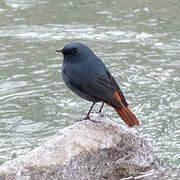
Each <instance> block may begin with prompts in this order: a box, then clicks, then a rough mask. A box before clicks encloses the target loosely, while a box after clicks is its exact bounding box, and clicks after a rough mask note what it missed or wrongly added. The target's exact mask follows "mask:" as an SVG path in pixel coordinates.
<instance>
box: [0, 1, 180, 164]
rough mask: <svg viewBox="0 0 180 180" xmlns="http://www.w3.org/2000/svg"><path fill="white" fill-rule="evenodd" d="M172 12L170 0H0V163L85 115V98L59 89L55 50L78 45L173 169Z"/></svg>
mask: <svg viewBox="0 0 180 180" xmlns="http://www.w3.org/2000/svg"><path fill="white" fill-rule="evenodd" d="M179 9H180V3H179V1H178V0H174V1H171V0H156V1H149V0H126V1H123V0H113V1H109V0H100V1H95V0H86V1H83V0H67V1H62V0H53V1H51V0H39V1H36V0H26V1H24V0H19V1H16V0H0V164H2V163H3V162H5V161H7V160H10V159H13V158H15V157H17V156H18V155H20V154H24V153H26V152H28V151H29V150H31V149H33V148H34V147H36V146H37V145H38V143H40V142H42V141H43V140H44V139H46V138H48V137H50V136H52V135H54V134H55V133H56V132H57V130H58V129H60V128H63V127H65V126H68V125H70V124H73V123H74V122H75V121H76V120H78V119H80V118H82V117H84V116H85V114H86V112H87V111H88V110H89V108H90V106H91V103H89V102H87V101H85V100H82V99H81V98H79V97H77V96H76V95H75V94H72V93H71V92H70V91H69V90H68V89H67V87H66V86H65V84H64V82H63V81H62V78H61V67H62V58H63V57H62V56H60V55H59V54H57V53H55V50H56V49H59V48H62V47H63V46H64V45H65V44H67V43H70V42H83V43H85V44H87V45H88V46H89V47H90V48H91V49H92V50H93V51H94V52H95V53H96V55H97V56H98V57H99V58H101V59H102V60H103V62H104V63H105V64H106V65H107V67H108V68H109V70H110V71H111V73H112V74H113V76H114V77H115V78H116V80H117V82H118V83H119V84H120V87H121V89H122V91H123V92H124V94H125V96H126V98H127V101H128V103H129V104H130V109H131V110H132V111H133V112H134V113H135V114H136V116H137V117H138V119H139V121H140V123H141V126H140V127H136V128H135V129H136V130H137V132H138V133H139V135H140V136H141V137H143V138H145V139H146V140H147V141H148V142H149V143H150V144H151V145H152V146H153V149H154V151H155V153H156V155H157V157H158V158H160V160H161V161H162V162H163V163H164V164H165V165H166V166H169V167H180V16H179ZM96 108H97V109H98V108H99V106H98V105H97V106H96ZM103 113H104V114H105V115H106V116H108V117H109V118H111V119H112V120H114V121H117V122H119V123H123V122H122V120H121V119H120V118H119V117H118V116H117V114H116V113H115V111H114V110H113V109H112V108H110V107H107V106H105V108H104V111H103Z"/></svg>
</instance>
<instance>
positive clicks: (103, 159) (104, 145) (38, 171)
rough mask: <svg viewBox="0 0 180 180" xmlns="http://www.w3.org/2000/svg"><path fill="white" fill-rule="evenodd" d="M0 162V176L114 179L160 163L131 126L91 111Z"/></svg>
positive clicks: (4, 177)
mask: <svg viewBox="0 0 180 180" xmlns="http://www.w3.org/2000/svg"><path fill="white" fill-rule="evenodd" d="M91 119H93V120H94V121H95V122H92V121H89V120H84V121H81V122H77V123H75V124H74V125H71V126H69V127H66V128H64V129H61V130H60V131H59V132H58V133H57V134H56V135H55V136H53V137H51V138H50V139H48V140H47V141H45V142H43V143H42V144H41V145H40V146H39V147H37V148H35V149H34V150H32V151H30V152H29V153H27V154H26V155H21V156H19V157H18V158H16V159H14V160H11V161H8V162H6V163H4V164H3V165H1V166H0V180H1V179H8V180H9V179H18V180H19V179H21V180H26V179H27V180H29V179H33V180H34V179H38V180H41V179H43V180H44V179H48V180H50V179H53V180H56V179H60V180H83V179H84V180H94V179H96V180H106V179H108V180H116V179H121V178H125V177H129V176H133V177H134V176H138V175H139V174H141V173H142V172H146V171H149V170H154V169H156V168H157V167H158V166H159V163H158V160H157V159H156V157H155V156H154V153H153V151H152V148H151V147H150V146H149V145H148V144H147V142H146V141H145V140H143V139H142V138H140V137H138V136H137V135H136V134H135V133H134V132H133V129H129V128H127V127H125V126H123V125H122V126H120V125H119V124H116V123H114V122H111V120H109V119H107V118H102V117H99V116H97V114H95V113H94V114H93V116H92V117H91Z"/></svg>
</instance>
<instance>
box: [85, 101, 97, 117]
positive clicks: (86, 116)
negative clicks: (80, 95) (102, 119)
mask: <svg viewBox="0 0 180 180" xmlns="http://www.w3.org/2000/svg"><path fill="white" fill-rule="evenodd" d="M94 105H95V102H94V103H93V104H92V106H91V108H90V110H89V112H88V113H87V115H86V118H85V119H90V117H89V115H90V113H91V110H92V108H93V107H94Z"/></svg>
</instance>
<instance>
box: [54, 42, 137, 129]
mask: <svg viewBox="0 0 180 180" xmlns="http://www.w3.org/2000/svg"><path fill="white" fill-rule="evenodd" d="M56 52H60V53H62V54H63V56H64V61H63V66H62V78H63V80H64V82H65V83H66V85H67V86H68V87H69V88H70V89H71V90H72V91H73V92H74V93H76V94H77V95H79V96H80V97H82V98H83V99H85V100H87V101H91V102H93V105H92V106H91V108H90V110H89V112H88V114H87V116H86V119H90V117H89V115H90V112H91V110H92V108H93V106H94V105H95V103H97V102H102V103H103V104H102V106H101V108H100V111H99V112H101V110H102V108H103V105H104V103H106V104H107V105H109V106H111V107H113V108H114V109H115V111H116V112H117V113H118V114H119V116H120V117H121V118H122V119H123V121H124V122H125V123H126V124H127V125H128V126H129V127H133V126H135V125H139V122H138V120H137V118H136V116H135V115H134V114H133V113H132V112H131V111H130V110H129V108H128V103H127V102H126V99H125V97H124V95H123V93H122V91H121V89H120V87H119V86H118V84H117V82H116V80H115V79H114V78H113V76H112V75H111V73H110V72H109V71H108V69H107V67H106V66H105V65H104V63H103V62H102V61H101V60H100V59H99V58H98V57H97V56H96V55H95V54H94V53H93V52H92V51H91V50H90V49H89V48H88V46H86V45H84V44H82V43H70V44H67V45H66V46H65V47H64V48H63V49H61V50H56Z"/></svg>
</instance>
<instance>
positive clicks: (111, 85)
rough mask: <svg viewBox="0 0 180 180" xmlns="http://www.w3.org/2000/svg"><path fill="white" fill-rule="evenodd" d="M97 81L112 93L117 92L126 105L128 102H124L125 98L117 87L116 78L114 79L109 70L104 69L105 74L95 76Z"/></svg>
mask: <svg viewBox="0 0 180 180" xmlns="http://www.w3.org/2000/svg"><path fill="white" fill-rule="evenodd" d="M97 82H99V83H100V84H102V85H103V86H105V87H107V88H108V89H109V90H111V91H112V92H113V95H114V93H116V92H117V93H118V94H119V96H120V98H121V100H122V103H123V104H124V105H125V106H126V107H127V106H128V103H127V102H126V99H125V97H124V95H123V93H122V91H121V89H120V87H119V85H118V84H117V82H116V80H115V79H114V77H113V76H112V75H111V74H110V72H109V71H106V76H102V77H98V78H97Z"/></svg>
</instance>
